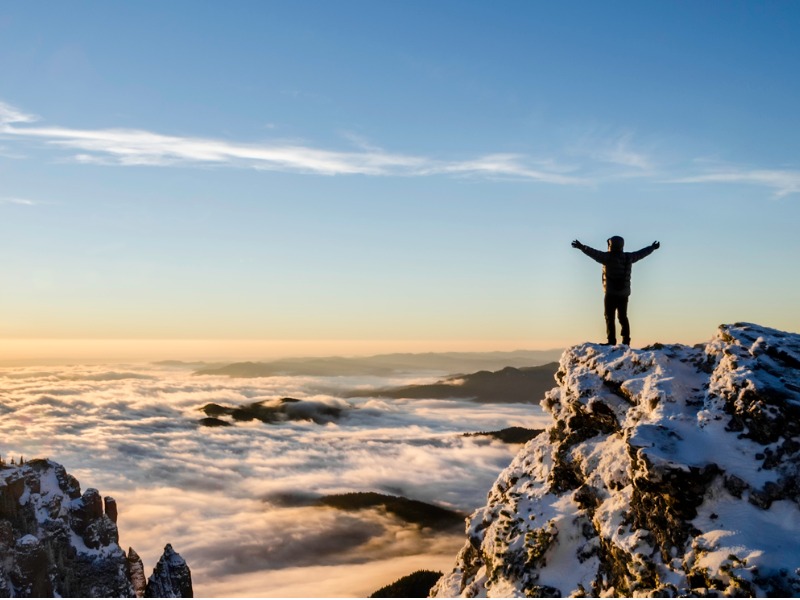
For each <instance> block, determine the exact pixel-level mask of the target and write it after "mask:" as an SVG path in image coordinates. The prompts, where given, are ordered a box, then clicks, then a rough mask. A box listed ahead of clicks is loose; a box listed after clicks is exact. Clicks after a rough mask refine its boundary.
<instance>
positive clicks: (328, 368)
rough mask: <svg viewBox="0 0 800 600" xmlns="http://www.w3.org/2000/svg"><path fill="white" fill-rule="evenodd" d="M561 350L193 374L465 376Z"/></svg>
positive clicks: (279, 363) (242, 367) (348, 360)
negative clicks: (431, 373)
mask: <svg viewBox="0 0 800 600" xmlns="http://www.w3.org/2000/svg"><path fill="white" fill-rule="evenodd" d="M561 354H562V350H515V351H513V352H427V353H421V354H411V353H397V354H379V355H376V356H364V357H340V356H330V357H316V358H315V357H309V358H286V359H280V360H274V361H269V362H236V363H231V364H229V365H225V366H218V365H212V366H208V367H204V368H201V369H198V370H196V371H195V372H194V374H195V375H227V376H228V377H273V376H277V375H309V376H330V377H335V376H345V375H374V376H387V375H393V374H398V373H408V372H418V371H443V372H447V373H465V372H469V371H474V370H496V369H502V368H503V367H509V366H510V367H527V366H531V365H542V364H545V363H549V362H552V361H555V360H558V358H559V357H560V356H561Z"/></svg>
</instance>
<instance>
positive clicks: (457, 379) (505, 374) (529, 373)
mask: <svg viewBox="0 0 800 600" xmlns="http://www.w3.org/2000/svg"><path fill="white" fill-rule="evenodd" d="M556 371H558V363H555V362H551V363H548V364H545V365H540V366H538V367H524V368H521V369H517V368H514V367H506V368H504V369H501V370H500V371H494V372H490V371H479V372H477V373H472V374H471V375H454V376H452V377H448V378H447V379H444V380H442V381H438V382H436V383H432V384H425V385H406V386H400V387H393V388H378V389H361V390H353V391H351V392H349V393H348V394H347V396H348V397H350V398H363V397H372V396H376V397H382V398H412V399H423V398H427V399H431V398H434V399H442V400H445V399H449V398H462V399H470V400H474V401H476V402H481V403H514V402H521V403H528V404H538V402H539V400H541V399H542V398H543V397H544V394H545V393H546V392H548V391H549V390H551V389H552V388H553V387H555V385H556V382H555V374H556Z"/></svg>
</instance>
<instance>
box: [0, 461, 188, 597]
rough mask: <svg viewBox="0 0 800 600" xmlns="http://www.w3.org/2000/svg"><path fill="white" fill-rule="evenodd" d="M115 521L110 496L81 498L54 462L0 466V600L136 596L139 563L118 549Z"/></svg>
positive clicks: (141, 588) (140, 589)
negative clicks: (0, 599) (12, 599)
mask: <svg viewBox="0 0 800 600" xmlns="http://www.w3.org/2000/svg"><path fill="white" fill-rule="evenodd" d="M116 517H117V503H116V502H115V501H114V499H113V498H110V497H106V498H105V499H103V498H102V497H101V496H100V493H99V492H98V491H97V490H95V489H93V488H89V489H87V490H86V491H85V492H84V493H83V494H81V489H80V485H79V484H78V481H77V480H76V479H75V478H74V477H73V476H72V475H69V474H68V473H67V472H66V470H65V469H64V467H63V466H61V465H59V464H58V463H55V462H53V461H50V460H42V459H37V460H32V461H29V462H28V463H26V464H24V465H19V466H14V465H11V466H8V465H2V466H0V596H6V597H9V596H11V597H48V596H49V597H53V596H61V597H89V598H91V597H134V596H136V597H141V596H142V595H143V594H144V592H145V585H144V572H143V568H142V561H141V560H140V559H139V557H138V555H137V554H136V553H135V552H134V551H133V549H131V550H130V552H129V553H128V555H126V554H125V552H124V551H123V550H122V548H120V546H119V543H118V542H119V534H118V531H117V525H116ZM167 548H168V550H169V552H170V553H171V555H170V558H169V560H171V561H175V558H174V557H175V556H177V554H175V553H174V552H173V551H172V548H171V547H170V546H167ZM166 555H167V552H166V551H165V556H166ZM178 558H180V557H178ZM161 560H162V561H164V560H165V558H164V557H162V559H161ZM181 561H182V559H181ZM159 564H160V563H159ZM184 566H185V563H184ZM186 574H187V576H188V568H187V569H186ZM187 583H188V585H184V586H181V588H180V589H181V591H184V592H188V595H189V596H191V590H192V588H191V578H189V579H188V580H187Z"/></svg>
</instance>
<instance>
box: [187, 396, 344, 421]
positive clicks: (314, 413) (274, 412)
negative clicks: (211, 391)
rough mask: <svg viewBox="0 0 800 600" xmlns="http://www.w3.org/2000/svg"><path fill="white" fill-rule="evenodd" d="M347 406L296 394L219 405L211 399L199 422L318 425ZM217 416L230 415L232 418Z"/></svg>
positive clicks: (202, 409)
mask: <svg viewBox="0 0 800 600" xmlns="http://www.w3.org/2000/svg"><path fill="white" fill-rule="evenodd" d="M346 409H347V406H346V405H345V404H344V403H343V402H342V401H329V402H322V401H315V400H298V399H297V398H280V399H278V400H272V401H267V400H261V401H259V402H251V403H249V404H245V405H242V406H222V405H220V404H216V403H214V402H211V403H209V404H206V405H205V406H203V407H202V408H201V409H200V410H201V411H203V412H204V413H205V414H206V418H204V419H200V420H199V423H200V424H201V425H203V426H205V427H225V426H230V425H233V424H234V422H236V421H261V422H262V423H277V422H282V421H314V423H317V424H318V425H324V424H325V423H330V422H332V421H337V420H338V419H339V417H340V416H341V415H342V413H343V412H344V411H345V410H346ZM220 417H231V418H232V419H233V422H231V421H226V420H224V419H221V418H220Z"/></svg>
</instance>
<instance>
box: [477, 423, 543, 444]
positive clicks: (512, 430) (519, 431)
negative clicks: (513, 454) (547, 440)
mask: <svg viewBox="0 0 800 600" xmlns="http://www.w3.org/2000/svg"><path fill="white" fill-rule="evenodd" d="M543 431H544V429H528V428H527V427H506V428H505V429H499V430H498V431H476V432H475V433H464V434H462V435H463V436H464V437H490V438H493V439H496V440H500V441H501V442H504V443H506V444H525V443H527V442H530V441H531V440H532V439H533V438H535V437H536V436H537V435H539V434H540V433H542V432H543Z"/></svg>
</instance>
